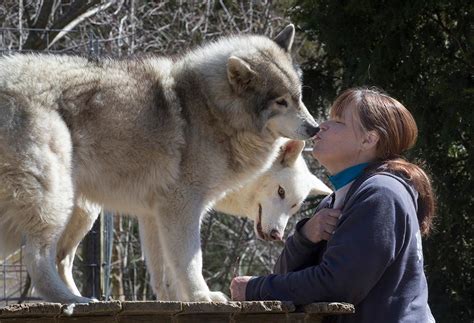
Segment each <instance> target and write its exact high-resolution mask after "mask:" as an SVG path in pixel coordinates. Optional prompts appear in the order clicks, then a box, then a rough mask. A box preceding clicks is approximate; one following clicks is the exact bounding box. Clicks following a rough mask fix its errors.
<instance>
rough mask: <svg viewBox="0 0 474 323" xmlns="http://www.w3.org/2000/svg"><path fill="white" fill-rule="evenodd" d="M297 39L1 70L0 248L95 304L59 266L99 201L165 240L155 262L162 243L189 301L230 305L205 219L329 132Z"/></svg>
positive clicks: (179, 291)
mask: <svg viewBox="0 0 474 323" xmlns="http://www.w3.org/2000/svg"><path fill="white" fill-rule="evenodd" d="M293 37H294V28H293V26H292V25H290V26H288V27H287V28H285V29H284V30H283V31H282V33H280V34H279V35H278V36H277V38H276V39H275V40H274V41H272V40H270V39H268V38H266V37H262V36H240V37H231V38H228V39H222V40H220V41H218V42H216V43H213V44H209V45H207V46H205V47H202V48H199V49H197V50H195V51H192V52H190V53H188V54H186V55H184V56H183V57H182V58H180V59H178V60H176V61H171V60H170V59H167V58H158V57H150V58H144V59H140V60H129V61H114V60H103V61H100V62H98V63H95V62H89V61H87V60H86V59H83V58H80V57H66V56H52V55H14V56H9V57H5V58H1V59H0V230H1V231H0V232H1V233H2V234H1V238H0V239H1V241H0V242H1V247H2V248H3V247H9V246H12V245H15V244H16V243H18V242H19V239H20V237H22V236H23V237H24V238H25V241H26V248H25V253H26V255H25V259H26V265H27V268H28V272H29V273H30V275H31V278H32V281H33V283H34V284H35V286H36V288H37V290H38V291H39V292H40V294H41V295H42V296H43V297H44V298H45V299H47V300H50V301H58V302H64V303H69V302H84V301H88V300H89V299H87V298H83V297H80V296H78V295H75V294H74V293H73V292H71V291H70V290H69V289H68V288H67V287H66V285H65V284H64V283H63V281H62V280H61V278H60V276H59V275H58V273H57V271H56V269H55V256H56V245H57V242H58V239H59V238H60V235H61V232H62V231H63V230H64V227H65V225H66V224H67V223H68V219H69V218H70V215H71V213H72V212H75V209H77V208H79V209H80V208H84V207H85V208H87V207H88V205H89V203H90V202H92V203H96V204H99V205H103V206H104V207H105V208H107V209H110V210H118V211H121V212H125V213H129V214H133V215H136V216H137V217H138V218H139V221H140V226H141V228H143V230H145V231H149V232H148V233H147V234H146V236H147V237H153V239H146V240H145V239H144V240H143V241H142V243H143V247H144V249H145V250H149V251H151V250H153V245H154V244H155V243H158V242H159V243H160V245H161V246H162V251H163V252H162V253H163V257H164V261H165V262H166V263H167V264H168V265H169V266H170V268H173V270H174V271H175V276H176V277H179V281H177V282H176V289H175V291H174V292H175V294H176V297H177V299H179V300H183V301H223V300H225V297H224V295H223V294H222V293H219V292H211V291H209V289H208V287H207V285H206V283H205V281H204V279H203V277H202V273H201V269H202V255H201V249H200V241H199V227H200V220H201V216H202V214H203V213H204V212H205V210H206V209H207V208H210V207H212V206H213V204H214V203H215V202H216V201H217V200H219V199H221V198H222V197H224V196H225V194H226V193H228V192H230V191H232V190H235V189H238V188H239V187H241V186H242V185H245V184H246V183H248V182H249V181H250V180H252V178H255V177H256V176H258V175H259V174H261V173H262V172H263V171H265V170H266V169H268V168H269V167H270V165H271V163H272V161H273V160H274V159H275V158H276V155H277V152H278V150H277V147H278V142H279V138H280V137H288V138H293V139H306V138H309V137H312V136H314V135H315V134H316V132H317V131H318V128H317V124H316V123H315V121H314V119H313V118H312V117H311V116H310V114H309V113H308V111H307V109H306V108H305V106H304V104H303V103H302V101H301V83H300V80H299V78H298V75H297V71H296V70H295V68H294V66H293V63H292V60H291V57H290V54H289V51H290V48H291V44H292V42H293ZM72 220H73V219H72ZM66 239H67V237H66ZM148 266H149V269H150V272H153V271H154V270H155V269H154V266H155V264H153V263H149V264H148ZM152 276H153V275H152ZM154 285H156V284H154Z"/></svg>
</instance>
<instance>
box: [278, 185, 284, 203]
mask: <svg viewBox="0 0 474 323" xmlns="http://www.w3.org/2000/svg"><path fill="white" fill-rule="evenodd" d="M278 195H279V196H280V198H281V199H282V200H283V199H284V198H285V190H284V189H283V187H281V186H278Z"/></svg>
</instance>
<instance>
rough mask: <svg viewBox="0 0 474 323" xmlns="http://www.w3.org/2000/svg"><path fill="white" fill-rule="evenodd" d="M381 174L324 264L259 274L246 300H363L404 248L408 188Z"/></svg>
mask: <svg viewBox="0 0 474 323" xmlns="http://www.w3.org/2000/svg"><path fill="white" fill-rule="evenodd" d="M377 177H378V176H374V177H372V178H370V179H369V180H367V181H366V182H364V183H363V184H362V185H361V187H360V188H359V189H358V190H357V191H356V192H355V193H354V196H353V199H351V200H352V201H353V202H352V203H351V205H348V206H347V207H346V208H345V209H344V211H343V214H342V217H341V220H340V223H339V225H338V227H337V229H336V232H335V233H334V235H333V237H332V239H331V240H329V241H328V244H327V249H326V252H325V253H324V255H323V257H322V260H321V262H320V264H319V265H315V266H311V267H308V268H305V269H302V270H299V271H294V272H287V273H280V274H272V275H268V276H261V277H255V278H253V279H251V280H250V281H249V283H248V284H247V289H246V299H247V300H281V301H292V302H294V303H295V304H296V305H301V304H308V303H312V302H318V301H340V302H350V303H353V304H358V303H359V302H360V301H361V300H363V299H364V297H365V296H366V295H367V293H368V292H369V291H370V290H371V289H372V287H373V286H374V285H375V284H376V283H377V281H378V280H379V279H380V277H381V276H382V274H383V273H384V271H385V270H386V268H387V267H388V266H389V265H390V264H391V263H392V262H393V260H394V259H395V257H396V256H397V254H398V252H399V251H400V249H401V245H402V243H403V239H404V236H405V231H406V226H407V224H406V221H407V220H406V219H407V216H406V215H405V213H406V212H405V210H404V208H403V203H404V201H403V199H402V198H401V197H400V193H399V192H400V189H404V188H403V186H402V185H401V184H400V187H398V186H396V187H394V186H393V185H392V186H390V185H388V184H387V183H385V182H384V181H383V180H382V181H380V179H377ZM394 181H396V180H394ZM389 184H390V183H389ZM288 268H289V267H288Z"/></svg>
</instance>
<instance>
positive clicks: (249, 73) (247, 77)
mask: <svg viewBox="0 0 474 323" xmlns="http://www.w3.org/2000/svg"><path fill="white" fill-rule="evenodd" d="M254 77H255V72H254V71H253V70H252V68H251V67H250V65H249V64H247V63H246V62H245V61H244V60H242V59H240V58H238V57H236V56H231V57H229V59H228V60H227V78H228V79H229V83H230V85H231V86H232V88H233V89H234V91H236V92H237V93H241V92H242V91H243V90H245V89H246V88H247V87H248V86H249V85H250V83H251V82H252V80H253V79H254Z"/></svg>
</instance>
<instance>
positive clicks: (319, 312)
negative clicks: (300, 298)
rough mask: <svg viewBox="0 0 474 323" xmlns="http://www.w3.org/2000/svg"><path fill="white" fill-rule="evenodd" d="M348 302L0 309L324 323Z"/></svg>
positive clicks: (47, 314) (24, 318)
mask: <svg viewBox="0 0 474 323" xmlns="http://www.w3.org/2000/svg"><path fill="white" fill-rule="evenodd" d="M351 313H354V306H353V305H351V304H347V303H314V304H309V305H306V306H303V307H301V308H296V307H295V306H294V305H293V304H292V303H285V302H277V301H265V302H228V303H185V302H153V301H146V302H119V301H112V302H97V303H89V304H74V305H62V304H57V303H27V304H18V305H9V306H6V307H2V308H0V323H14V322H15V323H20V322H21V323H55V322H77V323H99V322H104V323H109V322H110V323H112V322H114V323H117V322H119V323H145V322H173V323H184V322H186V323H187V322H189V323H191V322H206V323H214V322H247V323H250V322H255V323H263V322H272V323H280V322H281V323H283V322H315V323H317V322H321V321H322V318H323V317H325V316H332V315H350V314H351Z"/></svg>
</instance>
